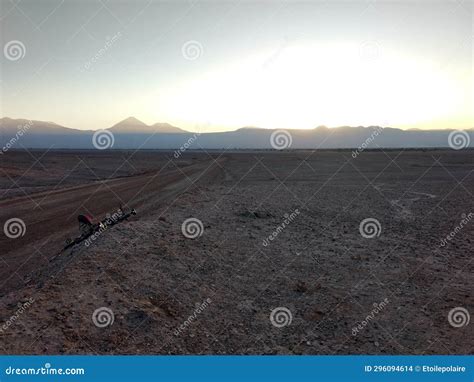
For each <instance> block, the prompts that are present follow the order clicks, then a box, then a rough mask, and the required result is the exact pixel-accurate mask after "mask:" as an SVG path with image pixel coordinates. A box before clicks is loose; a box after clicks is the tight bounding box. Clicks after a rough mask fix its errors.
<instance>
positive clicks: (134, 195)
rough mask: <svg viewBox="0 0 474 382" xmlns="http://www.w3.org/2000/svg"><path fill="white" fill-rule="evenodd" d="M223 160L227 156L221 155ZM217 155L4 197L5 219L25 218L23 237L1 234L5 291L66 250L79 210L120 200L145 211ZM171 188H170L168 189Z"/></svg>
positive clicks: (102, 208)
mask: <svg viewBox="0 0 474 382" xmlns="http://www.w3.org/2000/svg"><path fill="white" fill-rule="evenodd" d="M220 160H221V161H223V160H224V159H223V158H221V159H220ZM215 166H217V165H216V164H215V163H212V160H210V159H208V160H203V161H199V162H197V163H195V164H192V165H186V166H183V167H181V168H178V167H177V166H175V165H169V166H165V168H162V169H160V170H157V171H154V172H149V173H147V174H144V175H138V176H129V177H123V178H116V179H109V180H102V181H98V182H93V183H89V184H85V185H81V186H76V187H68V188H62V189H58V190H54V189H53V190H50V191H46V192H41V193H36V194H32V195H26V196H23V197H17V198H13V199H9V200H4V201H1V202H0V221H2V222H6V221H7V220H8V219H11V218H14V219H21V220H22V221H23V222H24V224H25V230H24V231H25V232H24V236H22V237H19V238H15V239H12V238H8V237H6V236H5V235H2V237H1V238H0V253H2V256H1V260H2V263H3V266H2V267H1V270H0V279H1V280H2V281H1V285H0V293H4V292H5V291H8V290H9V289H11V288H12V287H14V286H18V285H19V284H21V283H23V282H24V280H25V277H26V276H27V275H28V273H29V272H31V271H33V270H36V269H37V268H38V267H40V266H42V265H44V264H45V263H46V262H47V261H48V259H50V258H51V256H53V255H54V254H56V253H57V252H58V251H60V250H61V248H62V247H63V246H64V242H65V239H66V238H67V237H69V236H77V225H78V223H77V215H78V214H80V213H88V214H89V215H91V216H93V217H94V218H95V220H100V219H102V218H103V217H104V216H105V215H106V213H109V212H113V211H115V210H116V209H117V208H118V207H119V206H120V205H123V206H124V207H128V208H135V209H137V210H138V212H139V214H140V215H143V214H144V213H146V211H147V208H148V207H149V204H150V203H152V202H153V201H157V200H159V199H160V198H162V197H164V196H166V195H169V194H170V193H172V192H175V191H176V190H174V188H173V187H170V186H175V188H176V185H177V184H180V186H179V187H178V190H179V189H184V188H186V187H189V186H190V185H192V181H193V179H195V178H197V177H199V176H201V175H203V174H205V173H209V174H210V173H212V169H213V167H215ZM167 188H171V190H167Z"/></svg>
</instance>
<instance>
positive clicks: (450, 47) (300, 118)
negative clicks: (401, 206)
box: [0, 1, 474, 132]
mask: <svg viewBox="0 0 474 382" xmlns="http://www.w3.org/2000/svg"><path fill="white" fill-rule="evenodd" d="M34 4H35V2H27V1H25V2H24V4H23V7H24V8H25V12H26V13H28V12H29V13H31V14H35V12H37V9H36V8H35V5H34ZM0 5H1V7H2V8H1V9H0V14H1V13H5V14H7V15H8V17H5V18H4V20H2V42H3V46H4V51H6V48H7V47H9V45H8V44H11V42H12V41H13V42H14V41H20V42H21V44H22V46H20V50H21V53H22V54H21V56H20V57H19V59H18V60H11V59H9V58H8V57H6V56H5V54H4V56H5V57H4V58H5V59H3V60H2V61H1V67H0V69H1V70H0V75H1V82H0V91H1V100H2V102H1V105H0V107H1V109H0V113H1V116H5V117H11V118H29V119H36V120H45V121H54V122H56V123H58V124H62V125H64V126H68V127H73V128H78V129H92V130H96V129H99V128H107V127H110V126H112V125H113V124H115V123H117V122H118V121H120V120H123V119H125V118H128V117H130V116H134V117H136V118H138V119H139V120H142V121H144V122H145V123H147V124H154V123H157V122H162V123H170V124H172V125H175V126H178V127H181V128H183V129H186V130H189V131H198V130H199V131H205V132H213V131H229V130H235V129H238V128H241V127H244V126H255V127H261V128H267V129H312V128H315V127H316V126H319V125H326V126H328V127H337V126H359V125H363V126H368V125H379V126H391V127H395V128H402V129H410V128H417V129H470V128H473V127H474V114H473V113H474V111H473V110H474V99H473V84H474V77H473V70H472V67H473V66H472V51H473V50H472V44H473V39H472V3H471V2H463V3H462V4H457V5H456V4H454V3H452V2H436V3H435V2H426V1H413V2H407V3H405V2H388V1H377V2H375V1H374V2H369V1H354V2H337V1H334V2H320V1H313V2H312V1H309V2H281V3H280V2H273V1H272V2H257V1H255V2H238V1H235V2H234V1H229V2H201V1H198V2H190V3H189V4H188V3H186V2H161V1H156V2H150V3H149V4H148V5H146V11H143V10H142V9H143V5H142V4H139V2H133V1H123V2H122V1H120V2H118V1H117V2H111V3H110V5H109V6H107V8H105V7H104V6H103V5H102V6H101V2H90V3H87V2H86V3H84V2H64V3H63V4H61V5H60V6H59V7H58V8H57V9H56V10H55V12H54V14H53V16H54V17H53V16H51V18H50V17H48V18H47V15H42V14H38V16H37V17H38V20H37V22H42V20H43V19H44V18H46V21H44V22H43V23H42V24H41V27H39V29H35V28H34V25H30V24H31V22H30V23H28V19H25V16H24V15H23V14H22V13H21V12H19V11H17V9H16V8H15V7H14V6H13V5H11V4H9V3H8V2H0ZM30 8H31V9H30ZM420 15H422V17H420ZM25 20H26V21H25ZM31 21H33V20H31Z"/></svg>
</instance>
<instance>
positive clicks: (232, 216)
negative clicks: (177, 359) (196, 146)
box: [0, 150, 474, 354]
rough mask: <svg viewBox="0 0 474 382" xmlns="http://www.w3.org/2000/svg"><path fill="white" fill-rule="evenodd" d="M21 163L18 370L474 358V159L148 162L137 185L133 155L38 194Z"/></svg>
mask: <svg viewBox="0 0 474 382" xmlns="http://www.w3.org/2000/svg"><path fill="white" fill-rule="evenodd" d="M36 154H37V155H42V153H40V152H38V153H36ZM15 155H16V157H13V156H11V157H10V158H9V162H8V165H4V163H7V162H3V159H2V162H0V167H4V166H5V168H6V167H8V168H7V169H6V170H5V168H4V171H8V173H9V176H8V177H6V178H4V179H3V180H2V181H3V182H4V183H3V188H4V189H9V188H15V190H13V191H6V192H8V196H5V197H4V200H3V201H1V202H0V205H1V209H0V217H1V219H0V222H1V223H2V225H3V224H4V222H5V221H6V219H9V218H12V217H18V218H21V219H23V220H24V222H25V226H26V232H25V235H24V236H21V237H18V238H16V239H11V238H8V237H6V236H5V235H2V237H1V242H0V245H1V246H2V247H1V249H2V250H1V255H0V256H1V258H2V260H3V261H2V289H1V292H2V295H1V296H2V297H0V306H1V307H2V309H1V311H0V351H1V352H2V353H3V354H469V353H471V352H472V349H473V348H474V336H473V334H474V330H473V328H474V326H473V323H472V322H469V320H470V315H472V314H473V312H474V297H473V294H472V289H473V281H474V276H473V274H474V273H473V271H474V265H473V248H474V242H473V233H474V215H473V213H474V199H473V195H472V193H473V192H474V152H473V151H469V150H460V151H454V150H406V151H395V150H391V151H385V152H383V151H365V152H362V153H361V154H360V155H359V156H356V157H355V158H354V157H353V156H352V155H351V152H350V151H285V152H272V151H261V152H258V151H248V152H211V153H205V152H200V153H196V152H186V153H184V154H183V155H182V156H181V157H180V158H179V159H175V158H174V157H173V153H165V152H143V153H141V152H140V153H138V155H140V156H141V157H140V158H141V159H140V160H137V162H136V164H135V169H134V168H131V169H130V170H127V171H128V172H124V173H121V174H120V177H117V176H116V175H117V174H115V173H114V166H116V167H117V166H119V165H120V163H121V160H120V158H122V159H123V158H124V157H125V158H127V153H124V152H114V151H108V152H107V153H105V154H101V155H107V156H108V157H110V158H112V159H110V158H108V159H104V158H101V157H100V156H99V157H96V158H93V157H91V155H99V154H97V153H86V152H77V153H75V154H74V155H76V156H77V158H80V159H81V161H82V162H83V163H88V166H90V167H94V168H98V167H100V168H101V171H102V172H101V173H100V174H98V175H97V177H92V176H91V175H88V174H87V173H86V172H85V171H84V172H78V173H76V174H71V176H70V178H71V179H69V180H68V181H67V183H65V184H60V185H59V186H57V185H56V184H55V183H54V181H51V183H44V184H43V183H42V178H41V176H40V177H35V175H31V179H30V181H31V182H30V184H29V185H28V187H30V188H28V189H27V190H25V191H23V190H21V188H20V187H21V186H20V183H19V181H18V180H17V181H16V182H15V183H16V184H17V185H15V183H13V180H15V177H17V178H18V177H21V176H22V173H23V171H25V170H26V169H28V167H29V166H31V165H33V164H34V160H33V158H29V159H28V154H26V153H19V152H17V153H15ZM55 155H56V156H57V157H58V158H59V157H60V156H61V155H68V154H65V153H47V154H45V156H44V157H43V159H41V160H40V162H41V163H42V164H43V165H44V163H46V162H45V161H48V160H52V161H53V159H51V158H52V157H51V156H55ZM71 160H72V159H71ZM132 160H133V159H132V158H130V159H129V162H130V163H132V164H133V162H132ZM107 164H108V165H107ZM61 166H62V165H61ZM61 166H60V165H59V164H57V165H54V164H48V165H45V167H46V169H49V168H51V173H53V172H54V171H57V174H59V175H58V177H59V179H60V178H61V177H60V175H61V171H63V170H64V169H63V170H62V169H61ZM64 168H65V167H64ZM33 169H36V170H38V171H40V170H39V169H38V165H37V164H36V165H34V166H33ZM53 170H54V171H53ZM15 171H16V172H15ZM0 175H1V174H0ZM10 177H11V179H10ZM20 182H21V180H20ZM31 187H44V188H41V189H38V190H34V189H33V190H32V189H31ZM20 192H21V193H20ZM25 193H26V195H25ZM20 195H21V196H20ZM44 198H46V199H44ZM118 202H123V203H124V204H126V205H129V206H130V207H136V208H137V210H138V215H137V216H135V217H132V218H130V219H129V220H128V221H126V222H123V223H120V224H118V225H115V226H113V227H111V228H110V229H108V230H107V231H105V232H104V233H102V234H100V235H99V236H98V237H97V238H96V239H95V240H94V241H93V242H92V243H91V245H90V246H88V247H87V246H86V245H85V244H78V245H76V246H75V247H73V248H72V249H69V250H67V251H65V252H63V253H62V254H60V255H58V256H56V255H57V253H58V250H59V249H60V248H61V246H62V243H63V241H64V238H65V237H67V236H68V235H71V234H72V232H74V230H75V225H76V221H75V215H76V214H77V213H78V211H81V212H82V211H84V210H87V211H89V212H90V213H91V214H93V215H94V216H96V217H99V218H101V217H103V216H104V214H105V213H106V212H109V211H110V210H111V209H113V208H115V207H116V205H117V203H118ZM35 203H38V204H39V205H40V207H39V208H38V207H36V208H35ZM188 219H194V220H192V221H189V220H188ZM367 219H370V220H367ZM471 219H472V220H471ZM185 222H186V223H189V222H191V223H190V224H184V223H185ZM363 222H364V223H363ZM448 235H449V240H446V241H445V242H443V239H446V237H447V236H448ZM13 280H14V281H13ZM471 321H472V320H471Z"/></svg>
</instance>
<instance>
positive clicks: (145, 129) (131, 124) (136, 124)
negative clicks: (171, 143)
mask: <svg viewBox="0 0 474 382" xmlns="http://www.w3.org/2000/svg"><path fill="white" fill-rule="evenodd" d="M108 130H110V131H112V132H113V133H126V134H155V133H168V134H181V133H188V132H187V131H185V130H182V129H180V128H179V127H175V126H172V125H170V124H169V123H155V124H154V125H151V126H149V125H147V124H145V123H143V122H142V121H140V120H138V119H136V118H135V117H129V118H127V119H124V120H123V121H120V122H119V123H117V124H115V125H113V126H112V127H111V128H110V129H108Z"/></svg>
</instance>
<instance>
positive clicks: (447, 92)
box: [162, 44, 470, 129]
mask: <svg viewBox="0 0 474 382" xmlns="http://www.w3.org/2000/svg"><path fill="white" fill-rule="evenodd" d="M374 54H376V55H375V56H373V57H366V56H364V54H363V52H361V50H360V46H359V45H357V44H332V45H331V44H327V45H317V44H315V45H309V44H308V45H302V46H290V47H283V48H281V50H277V51H275V52H273V55H272V52H269V53H268V52H266V53H261V54H258V55H255V56H252V57H249V58H248V59H246V60H242V61H240V62H238V63H237V64H234V65H229V66H228V67H226V68H223V69H220V70H219V69H216V70H214V71H211V72H209V73H206V75H203V76H202V77H199V78H197V79H195V80H192V81H189V82H185V83H182V84H180V86H178V87H177V89H176V90H173V91H171V92H170V94H169V95H168V99H165V100H162V101H163V102H165V103H166V108H167V109H168V110H169V111H170V116H171V117H172V118H173V119H179V116H180V115H185V116H186V118H182V121H183V122H188V123H189V122H190V121H200V123H201V124H206V123H207V122H209V123H210V124H211V125H217V126H234V127H239V126H247V125H253V126H259V127H264V128H304V129H309V128H314V127H315V121H316V122H321V123H322V122H324V123H325V124H327V125H328V126H342V125H376V124H381V125H383V126H410V125H412V124H413V125H423V124H425V125H426V126H430V125H432V123H433V121H436V120H442V119H448V118H449V117H450V116H453V114H454V113H455V112H456V107H457V106H458V105H459V104H461V103H462V102H463V98H462V95H463V94H464V95H465V96H468V95H469V91H470V89H469V82H468V81H467V80H468V78H463V77H462V74H459V76H457V77H456V76H454V75H453V73H450V72H449V71H446V70H443V68H442V67H441V65H434V64H433V63H431V62H429V61H426V60H423V59H418V58H409V57H405V56H403V55H401V54H397V53H396V52H387V51H383V50H381V49H380V50H379V51H377V52H374Z"/></svg>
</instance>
